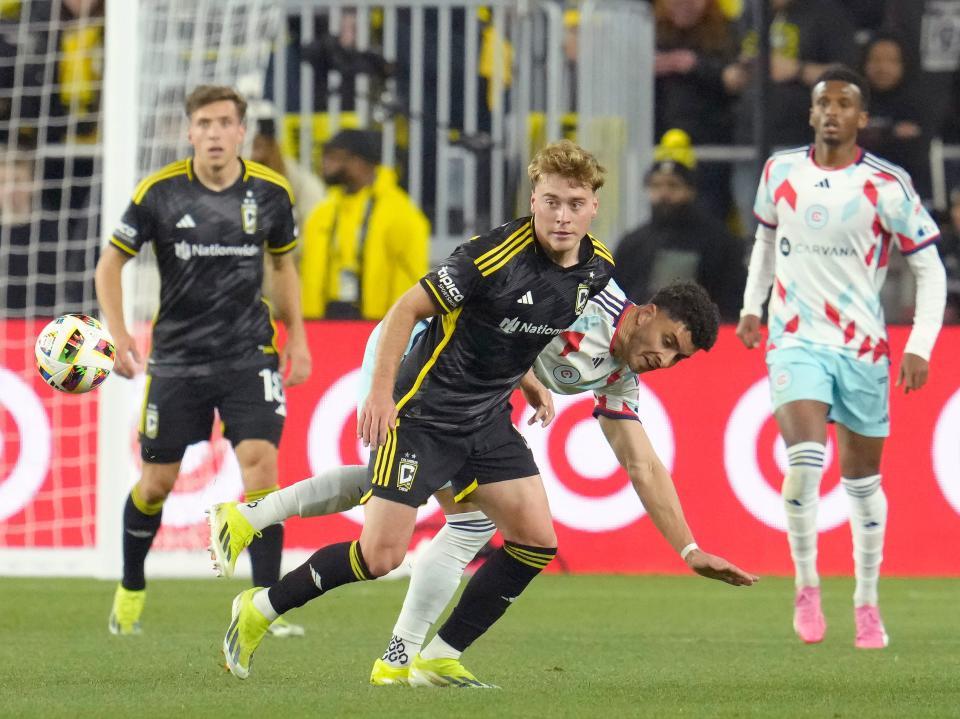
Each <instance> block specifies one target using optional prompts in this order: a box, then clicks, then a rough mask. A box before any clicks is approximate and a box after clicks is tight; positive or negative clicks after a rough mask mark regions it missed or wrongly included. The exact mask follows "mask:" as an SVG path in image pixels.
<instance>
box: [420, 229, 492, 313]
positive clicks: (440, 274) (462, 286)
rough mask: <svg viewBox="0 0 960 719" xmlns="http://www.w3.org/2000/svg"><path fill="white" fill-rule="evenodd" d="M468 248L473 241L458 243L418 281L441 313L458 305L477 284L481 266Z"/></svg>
mask: <svg viewBox="0 0 960 719" xmlns="http://www.w3.org/2000/svg"><path fill="white" fill-rule="evenodd" d="M471 249H473V246H472V243H466V244H463V245H460V246H459V247H458V248H457V249H456V250H454V252H453V254H452V255H450V256H449V257H448V258H447V259H445V260H444V261H443V262H441V263H440V265H439V266H438V267H437V269H435V270H433V271H432V272H428V273H427V274H426V275H425V276H424V277H423V278H422V279H421V280H420V285H421V286H422V287H423V288H424V289H425V290H426V291H427V294H428V295H430V297H431V299H433V302H434V304H435V305H436V306H437V308H438V309H439V310H440V312H441V313H442V314H448V313H450V312H452V311H453V310H455V309H456V308H457V307H460V306H461V305H462V304H463V303H464V302H466V301H467V299H468V298H469V297H470V296H471V295H472V294H473V293H474V292H475V291H476V289H477V287H478V285H479V284H480V281H481V279H482V278H481V275H480V270H479V269H477V266H476V264H475V262H474V257H473V254H472V253H471V252H470V251H469V250H471Z"/></svg>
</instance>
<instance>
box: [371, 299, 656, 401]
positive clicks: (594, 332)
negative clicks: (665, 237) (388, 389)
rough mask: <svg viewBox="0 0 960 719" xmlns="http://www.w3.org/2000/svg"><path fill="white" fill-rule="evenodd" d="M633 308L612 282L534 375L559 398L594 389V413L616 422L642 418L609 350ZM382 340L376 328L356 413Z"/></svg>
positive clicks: (631, 385)
mask: <svg viewBox="0 0 960 719" xmlns="http://www.w3.org/2000/svg"><path fill="white" fill-rule="evenodd" d="M632 305H633V303H632V302H630V300H628V299H627V298H626V295H624V294H623V290H621V289H620V287H619V285H617V283H616V282H614V281H613V280H610V282H609V283H608V284H607V286H606V287H605V288H604V289H603V291H602V292H601V293H600V294H598V295H596V296H595V297H593V298H591V299H590V300H588V301H587V304H586V307H584V310H583V313H582V314H581V315H580V316H579V317H578V318H577V320H576V322H574V323H573V324H572V325H571V326H570V327H569V328H567V329H566V330H565V331H563V332H561V333H560V334H559V335H558V336H557V337H555V338H554V339H553V340H552V341H551V342H550V344H548V345H547V346H546V347H545V348H544V349H543V351H542V352H541V353H540V355H539V356H538V357H537V361H536V362H535V363H534V365H533V371H534V374H536V375H537V378H538V379H539V380H540V381H541V382H543V384H544V385H545V386H546V387H548V388H549V389H550V390H552V391H554V392H556V393H558V394H578V393H580V392H588V391H593V396H594V401H595V403H596V405H595V407H594V410H593V415H594V417H597V416H599V415H603V416H605V417H612V418H614V419H639V418H638V417H637V411H638V410H639V394H640V389H639V380H638V379H637V375H636V374H634V372H633V371H631V370H630V368H629V367H628V366H627V365H626V364H624V363H622V362H620V361H619V360H617V359H615V358H614V357H613V355H612V353H611V351H610V345H611V343H612V342H613V336H614V335H615V334H616V331H617V326H618V324H619V322H620V320H621V319H622V318H623V315H624V313H625V312H626V310H627V308H628V307H631V306H632ZM427 324H428V321H427V320H421V321H420V322H418V323H417V324H416V325H415V326H414V328H413V332H412V333H411V335H410V341H409V343H408V344H407V349H406V350H405V352H404V354H406V353H407V352H409V351H410V348H411V347H412V346H413V344H414V343H415V342H416V341H417V340H418V339H419V338H420V336H421V335H422V334H423V331H424V330H425V329H426V328H427ZM379 337H380V325H379V324H378V325H377V326H376V327H375V328H374V329H373V332H372V333H371V334H370V338H369V339H368V340H367V346H366V350H365V351H364V354H363V366H362V367H361V372H360V378H359V388H358V389H359V391H358V394H359V397H358V402H357V409H358V411H359V409H360V407H362V406H363V403H364V400H365V399H366V396H367V393H368V392H369V391H370V380H371V376H372V374H373V364H374V356H375V352H376V346H377V340H378V338H379Z"/></svg>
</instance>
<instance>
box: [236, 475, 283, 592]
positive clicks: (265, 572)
mask: <svg viewBox="0 0 960 719" xmlns="http://www.w3.org/2000/svg"><path fill="white" fill-rule="evenodd" d="M278 489H280V487H277V486H274V487H270V488H269V489H260V490H256V491H253V492H247V493H246V495H245V496H244V499H243V501H244V502H256V501H258V500H261V499H263V498H264V497H266V496H267V495H268V494H272V493H273V492H276V491H277V490H278ZM247 551H249V552H250V566H251V568H252V569H253V586H255V587H272V586H273V585H274V584H276V583H277V582H278V581H280V561H281V559H282V558H283V525H282V524H271V525H270V526H269V527H264V528H263V529H262V530H261V533H260V536H259V537H254V538H253V541H252V542H251V543H250V546H249V547H248V549H247Z"/></svg>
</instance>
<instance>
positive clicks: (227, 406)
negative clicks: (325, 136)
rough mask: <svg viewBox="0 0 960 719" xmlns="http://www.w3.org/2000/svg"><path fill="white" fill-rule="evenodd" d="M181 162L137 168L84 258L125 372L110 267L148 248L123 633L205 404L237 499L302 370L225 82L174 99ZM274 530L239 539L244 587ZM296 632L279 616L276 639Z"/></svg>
mask: <svg viewBox="0 0 960 719" xmlns="http://www.w3.org/2000/svg"><path fill="white" fill-rule="evenodd" d="M185 109H186V112H187V116H188V118H189V120H190V125H189V140H190V144H191V145H192V147H193V156H192V157H190V158H188V159H186V160H181V161H180V162H175V163H173V164H171V165H168V166H167V167H165V168H163V169H162V170H160V171H159V172H157V173H155V174H153V175H151V176H149V177H148V178H146V179H145V180H144V181H143V182H141V183H140V185H139V186H138V187H137V189H136V190H135V191H134V195H133V200H132V202H131V203H130V205H129V207H128V208H127V210H126V212H125V213H124V215H123V221H122V222H121V223H120V225H119V227H118V229H117V231H116V232H115V233H114V235H113V237H112V239H111V243H110V246H109V247H107V248H106V249H105V250H104V252H103V255H102V257H101V258H100V261H99V263H98V264H97V276H96V283H97V299H98V300H99V302H100V306H101V308H102V309H103V313H104V316H105V317H106V320H107V324H108V326H109V327H110V332H111V333H112V334H113V337H114V340H115V342H116V347H117V358H116V370H117V373H118V374H120V375H122V376H124V377H132V376H133V374H134V372H135V371H136V370H137V369H138V365H139V363H140V357H139V355H138V353H137V351H136V346H135V344H134V340H133V338H132V337H131V335H130V333H129V332H128V331H127V328H126V325H125V323H124V315H123V292H122V288H121V282H120V276H121V270H122V269H123V266H124V264H125V263H126V262H127V261H128V260H129V259H130V258H131V257H134V256H136V255H137V254H138V253H139V252H140V250H141V248H142V247H143V246H144V245H145V244H147V243H152V244H153V249H154V252H155V253H156V256H157V265H158V267H159V270H160V307H159V309H158V311H157V315H156V318H155V321H154V325H153V338H152V348H151V354H150V359H149V362H148V363H147V381H146V390H145V394H146V396H145V397H144V400H143V410H142V414H141V417H140V448H141V451H140V453H141V457H142V459H143V474H142V476H141V477H140V480H139V481H138V482H137V484H136V485H134V487H133V490H132V491H131V492H130V495H129V497H128V498H127V502H126V505H125V507H124V511H123V530H124V531H123V579H122V581H121V583H120V586H119V587H117V591H116V594H115V596H114V603H113V608H112V610H111V613H110V622H109V628H110V631H111V632H113V633H114V634H137V633H139V631H140V616H141V612H142V610H143V605H144V600H145V598H146V591H145V587H146V581H145V578H144V560H145V559H146V556H147V553H148V552H149V550H150V545H151V543H152V542H153V538H154V536H155V535H156V533H157V530H158V529H159V528H160V516H161V512H162V510H163V504H164V501H165V500H166V498H167V495H168V494H169V493H170V491H171V490H172V489H173V485H174V482H175V481H176V479H177V474H178V472H179V469H180V462H181V460H182V458H183V454H184V451H185V449H186V447H187V446H188V445H190V444H193V443H194V442H199V441H201V440H205V439H209V437H210V430H211V428H212V426H213V417H214V414H213V413H214V409H216V410H217V411H218V412H219V414H220V419H221V420H222V422H223V424H224V436H225V437H226V438H227V439H229V440H230V442H231V443H232V444H233V446H234V449H235V451H236V453H237V460H238V461H239V463H240V473H241V476H242V478H243V484H244V489H245V491H246V496H247V498H248V501H250V500H252V499H256V498H258V497H262V496H264V495H265V494H267V493H269V492H272V491H274V490H276V489H277V488H278V486H277V445H278V443H279V441H280V434H281V432H282V430H283V420H284V416H285V414H286V411H285V410H286V406H285V400H284V395H283V383H282V381H281V373H282V372H283V371H284V366H285V365H286V364H289V365H290V375H289V377H288V380H287V384H290V385H292V384H296V383H298V382H302V381H303V380H304V379H306V377H307V376H308V375H309V373H310V354H309V351H308V350H307V343H306V337H305V334H304V330H303V321H302V319H301V314H300V287H299V281H298V279H297V271H296V266H295V265H294V261H293V255H292V254H291V252H290V251H291V250H292V249H293V248H294V247H295V246H296V228H295V225H294V220H293V209H292V202H293V197H292V193H291V191H290V186H289V184H288V183H287V181H286V180H285V179H284V178H283V177H281V176H280V175H278V174H277V173H275V172H273V171H272V170H270V169H269V168H267V167H265V166H263V165H260V164H258V163H255V162H250V161H246V160H242V159H241V158H240V156H239V152H240V147H241V145H242V143H243V138H244V133H245V124H244V113H245V110H246V102H245V101H244V99H243V98H242V97H241V96H240V95H239V94H237V92H236V91H234V90H233V89H231V88H229V87H220V86H210V85H204V86H200V87H198V88H196V90H194V91H193V92H192V93H191V94H190V95H189V96H188V97H187V100H186V108H185ZM264 251H266V252H267V253H269V255H270V257H271V260H272V266H273V269H274V281H273V286H274V295H275V299H276V302H277V305H278V310H279V315H280V318H281V319H282V320H283V321H284V323H285V324H286V328H287V343H286V345H285V346H284V348H283V350H282V353H281V351H280V350H279V349H278V348H277V346H276V342H275V330H274V327H273V323H272V320H271V317H270V309H269V307H268V305H267V304H266V302H265V301H264V300H263V298H262V296H261V291H260V288H261V285H262V282H263V272H264V261H263V258H264ZM282 550H283V527H282V525H275V526H274V527H271V528H269V529H268V530H265V531H264V532H263V533H262V536H260V537H259V538H258V539H257V540H256V541H255V542H254V543H253V544H251V545H250V555H251V562H252V565H253V574H254V582H255V583H257V584H272V583H274V582H275V581H276V580H277V579H278V578H279V575H280V555H281V552H282ZM297 630H299V628H297V627H293V626H292V625H289V624H285V623H280V624H278V625H275V626H274V627H272V628H271V632H272V633H274V634H278V635H283V634H287V635H289V634H291V633H297Z"/></svg>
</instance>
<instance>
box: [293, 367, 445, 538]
mask: <svg viewBox="0 0 960 719" xmlns="http://www.w3.org/2000/svg"><path fill="white" fill-rule="evenodd" d="M359 389H360V370H359V369H355V370H353V371H352V372H349V373H347V374H345V375H343V377H341V378H340V379H339V380H337V381H336V382H335V383H334V384H333V385H331V387H330V389H328V390H327V391H326V392H324V393H323V396H322V397H321V398H320V401H319V402H317V404H316V406H315V407H314V409H313V414H312V415H311V417H310V426H309V429H308V430H307V459H308V460H309V463H310V471H311V472H312V473H313V474H314V475H318V474H321V473H322V472H323V471H324V470H327V469H332V468H334V467H341V466H346V465H357V464H363V465H365V464H367V463H368V461H369V459H370V450H369V449H367V448H366V447H364V446H363V443H362V442H361V441H360V440H359V438H358V437H357V393H358V391H359ZM438 509H440V505H439V504H437V501H436V500H435V499H433V497H431V498H430V501H428V502H427V503H426V504H425V505H423V506H422V507H420V509H419V511H418V512H417V521H418V522H422V521H423V520H425V519H427V518H429V517H431V516H432V515H433V514H434V513H435V512H436V511H437V510H438ZM340 516H341V517H346V518H347V519H349V520H350V521H352V522H356V523H357V524H363V507H354V508H353V509H350V510H347V511H346V512H341V513H340Z"/></svg>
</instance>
